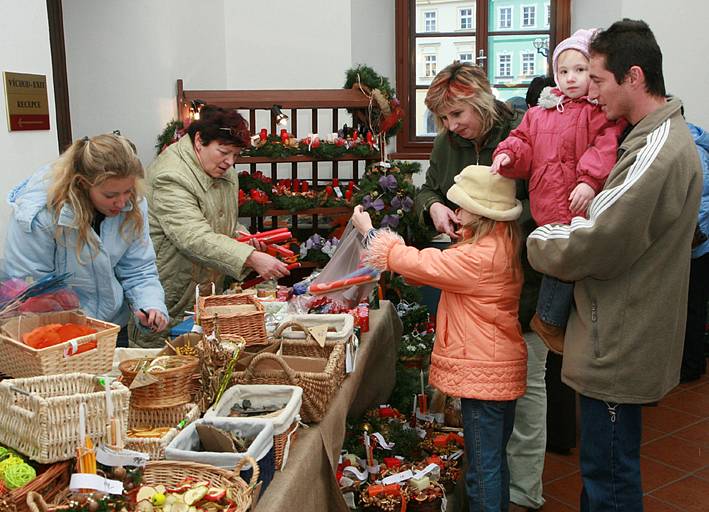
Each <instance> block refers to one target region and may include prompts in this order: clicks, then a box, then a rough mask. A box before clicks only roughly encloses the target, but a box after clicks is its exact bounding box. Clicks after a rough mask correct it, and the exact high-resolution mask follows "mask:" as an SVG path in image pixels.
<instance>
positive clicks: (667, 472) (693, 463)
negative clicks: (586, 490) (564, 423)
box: [542, 375, 709, 512]
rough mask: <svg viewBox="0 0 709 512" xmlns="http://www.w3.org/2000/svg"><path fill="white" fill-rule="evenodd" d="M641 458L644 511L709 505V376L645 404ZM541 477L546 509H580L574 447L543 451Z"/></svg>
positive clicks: (689, 511)
mask: <svg viewBox="0 0 709 512" xmlns="http://www.w3.org/2000/svg"><path fill="white" fill-rule="evenodd" d="M640 458H641V464H642V476H643V489H644V491H645V512H678V511H685V512H700V511H701V512H707V511H709V376H707V375H704V377H702V379H700V380H698V381H695V382H691V383H687V384H680V385H679V386H678V387H677V388H676V389H674V390H673V391H672V392H671V393H670V394H669V395H668V396H667V397H665V399H664V400H662V402H660V405H659V406H658V407H649V408H645V409H643V444H642V448H641V451H640ZM543 480H544V497H545V499H546V504H545V505H544V507H543V509H542V510H543V511H544V512H562V511H563V512H571V511H578V510H579V494H580V491H581V475H580V473H579V468H578V450H572V452H571V454H570V455H567V456H561V455H556V454H553V453H547V458H546V465H545V467H544V478H543ZM628 512H630V511H628Z"/></svg>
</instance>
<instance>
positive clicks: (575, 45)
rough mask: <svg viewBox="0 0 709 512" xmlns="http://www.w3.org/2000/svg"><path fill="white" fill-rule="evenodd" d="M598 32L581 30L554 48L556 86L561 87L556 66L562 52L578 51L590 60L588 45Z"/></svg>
mask: <svg viewBox="0 0 709 512" xmlns="http://www.w3.org/2000/svg"><path fill="white" fill-rule="evenodd" d="M596 30H598V29H595V28H590V29H585V28H580V29H578V30H577V31H576V32H574V33H573V34H572V35H571V37H567V38H566V39H564V40H563V41H562V42H560V43H559V44H558V45H556V48H554V54H553V55H552V58H551V66H552V69H553V70H554V81H555V82H556V85H559V78H558V77H557V75H556V66H557V61H558V60H559V55H561V52H563V51H565V50H578V51H580V52H581V53H583V54H584V56H585V57H586V58H587V59H588V58H589V56H588V45H589V44H590V43H591V39H593V36H594V34H595V33H596Z"/></svg>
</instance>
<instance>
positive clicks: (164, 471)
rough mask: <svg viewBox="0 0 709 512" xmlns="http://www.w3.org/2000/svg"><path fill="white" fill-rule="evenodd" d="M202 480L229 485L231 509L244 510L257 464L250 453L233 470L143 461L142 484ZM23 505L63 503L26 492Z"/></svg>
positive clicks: (39, 509) (43, 511) (48, 509)
mask: <svg viewBox="0 0 709 512" xmlns="http://www.w3.org/2000/svg"><path fill="white" fill-rule="evenodd" d="M246 464H250V465H251V467H252V468H253V473H252V474H251V479H250V481H249V483H246V482H245V481H244V480H243V479H242V478H241V477H240V476H239V473H240V472H241V470H242V468H243V467H244V465H246ZM188 477H190V478H193V479H197V480H206V481H208V482H210V483H211V485H212V486H215V487H217V486H221V487H224V488H225V489H231V493H232V499H233V500H234V501H235V502H236V510H234V512H246V511H247V510H249V507H251V503H252V501H253V499H254V492H255V491H254V490H255V488H256V486H257V484H258V478H259V470H258V464H257V463H256V461H255V460H254V458H253V457H251V456H249V455H247V456H245V457H244V458H243V459H241V460H240V461H239V463H238V464H237V465H236V467H235V468H234V469H233V470H230V469H223V468H217V467H214V466H208V465H207V464H199V463H196V462H178V461H174V460H171V461H155V462H153V461H151V462H148V463H147V464H146V465H145V470H144V471H143V485H150V486H156V485H164V486H165V487H175V486H177V485H178V484H180V483H181V482H182V481H183V480H185V479H186V478H188ZM27 505H28V506H29V509H30V510H31V512H59V511H60V510H63V509H64V507H62V506H61V505H56V506H50V505H47V503H46V501H45V500H44V498H43V497H42V496H41V495H40V494H38V493H36V492H30V493H29V494H28V496H27Z"/></svg>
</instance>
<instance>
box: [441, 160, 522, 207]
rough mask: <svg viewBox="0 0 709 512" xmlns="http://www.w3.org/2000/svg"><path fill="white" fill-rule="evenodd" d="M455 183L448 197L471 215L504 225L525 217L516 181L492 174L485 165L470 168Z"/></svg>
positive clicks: (463, 171)
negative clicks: (505, 222) (503, 223)
mask: <svg viewBox="0 0 709 512" xmlns="http://www.w3.org/2000/svg"><path fill="white" fill-rule="evenodd" d="M454 181H455V183H454V184H453V186H452V187H451V188H449V189H448V194H446V195H447V196H448V199H450V200H451V201H453V202H454V203H455V204H457V205H458V206H460V207H461V208H463V209H464V210H468V211H469V212H470V213H476V214H478V215H482V216H483V217H487V218H488V219H492V220H501V221H510V220H516V219H518V218H519V216H520V215H521V214H522V203H520V202H519V201H518V200H517V199H516V198H515V195H516V192H517V188H516V186H515V181H514V180H511V179H509V178H505V177H503V176H500V175H499V174H492V173H490V167H488V166H486V165H469V166H468V167H466V168H465V169H463V170H462V171H460V174H458V175H457V176H456V177H455V178H454Z"/></svg>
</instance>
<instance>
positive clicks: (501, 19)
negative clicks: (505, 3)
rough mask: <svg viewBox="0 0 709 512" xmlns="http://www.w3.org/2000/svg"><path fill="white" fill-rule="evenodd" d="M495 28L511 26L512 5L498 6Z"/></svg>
mask: <svg viewBox="0 0 709 512" xmlns="http://www.w3.org/2000/svg"><path fill="white" fill-rule="evenodd" d="M497 28H498V29H503V28H512V7H500V8H499V10H498V11H497Z"/></svg>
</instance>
